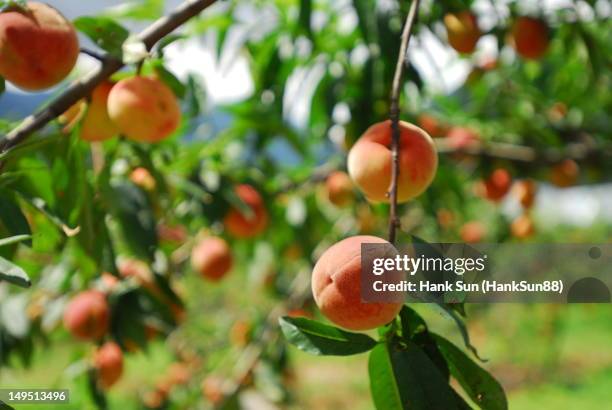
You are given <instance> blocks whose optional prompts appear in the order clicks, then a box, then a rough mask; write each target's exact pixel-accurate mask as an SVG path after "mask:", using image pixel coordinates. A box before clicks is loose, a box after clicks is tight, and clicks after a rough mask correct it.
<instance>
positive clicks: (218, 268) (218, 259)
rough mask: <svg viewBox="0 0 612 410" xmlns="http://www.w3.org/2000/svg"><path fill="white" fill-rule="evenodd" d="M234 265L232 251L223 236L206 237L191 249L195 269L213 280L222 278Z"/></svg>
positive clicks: (192, 264) (192, 263)
mask: <svg viewBox="0 0 612 410" xmlns="http://www.w3.org/2000/svg"><path fill="white" fill-rule="evenodd" d="M232 265H233V258H232V252H231V250H230V247H229V245H228V244H227V242H225V240H224V239H222V238H218V237H214V236H210V237H207V238H204V239H202V240H201V241H199V242H198V243H197V244H196V245H195V246H194V247H193V249H192V251H191V266H192V267H193V270H195V271H196V272H198V273H199V274H200V275H202V277H204V278H206V279H209V280H211V281H215V282H216V281H219V280H221V279H222V278H223V277H224V276H225V275H227V273H228V272H229V271H230V270H231V269H232Z"/></svg>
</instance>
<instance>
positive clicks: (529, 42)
mask: <svg viewBox="0 0 612 410" xmlns="http://www.w3.org/2000/svg"><path fill="white" fill-rule="evenodd" d="M548 36H549V33H548V26H547V25H546V23H545V22H544V21H542V20H540V19H537V18H533V17H519V18H518V19H516V21H515V22H514V24H512V28H511V29H510V43H511V44H512V46H513V47H514V49H515V50H516V52H517V53H518V54H519V55H520V56H521V57H523V58H528V59H534V60H535V59H538V58H540V57H542V56H543V55H544V54H545V53H546V50H548V43H549V38H548Z"/></svg>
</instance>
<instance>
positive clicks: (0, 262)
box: [0, 257, 32, 288]
mask: <svg viewBox="0 0 612 410" xmlns="http://www.w3.org/2000/svg"><path fill="white" fill-rule="evenodd" d="M3 280H4V281H6V282H10V283H12V284H14V285H17V286H21V287H22V288H29V287H30V286H31V285H32V282H31V281H30V278H29V277H28V275H27V273H25V271H24V270H23V269H21V268H20V267H19V266H17V265H15V264H14V263H13V262H11V261H8V260H6V259H4V258H2V257H0V281H3Z"/></svg>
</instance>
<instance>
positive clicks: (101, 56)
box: [81, 47, 106, 62]
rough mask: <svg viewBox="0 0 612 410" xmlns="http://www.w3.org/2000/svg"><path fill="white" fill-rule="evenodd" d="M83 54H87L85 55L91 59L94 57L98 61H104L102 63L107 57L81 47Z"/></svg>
mask: <svg viewBox="0 0 612 410" xmlns="http://www.w3.org/2000/svg"><path fill="white" fill-rule="evenodd" d="M81 53H82V54H85V55H88V56H90V57H93V58H95V59H96V60H98V61H102V62H104V60H105V59H106V55H105V54H103V53H99V52H97V51H95V50H90V49H88V48H85V47H81Z"/></svg>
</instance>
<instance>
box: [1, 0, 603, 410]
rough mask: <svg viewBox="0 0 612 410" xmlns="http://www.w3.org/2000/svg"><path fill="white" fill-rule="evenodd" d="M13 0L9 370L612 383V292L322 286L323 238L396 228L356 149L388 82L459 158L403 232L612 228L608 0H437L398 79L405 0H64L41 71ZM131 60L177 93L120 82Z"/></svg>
mask: <svg viewBox="0 0 612 410" xmlns="http://www.w3.org/2000/svg"><path fill="white" fill-rule="evenodd" d="M1 3H2V5H3V7H6V9H5V10H4V12H3V13H2V14H0V29H1V30H2V33H1V34H0V56H1V57H2V58H0V72H2V74H3V75H4V76H5V77H6V82H5V81H2V82H1V84H2V86H1V87H0V89H1V90H2V91H3V93H2V95H0V117H1V118H0V128H1V131H2V134H3V135H6V136H5V137H3V139H2V140H1V142H0V148H1V150H0V151H1V153H0V162H1V171H0V280H1V282H0V364H1V366H2V367H1V368H0V387H2V388H68V389H70V390H71V403H70V404H69V405H64V404H62V405H58V406H52V405H48V406H47V405H45V408H50V409H51V408H62V409H66V408H70V409H83V408H105V407H107V408H111V409H118V408H121V409H132V408H133V409H138V408H170V409H192V408H252V409H268V408H270V409H274V408H308V409H328V408H329V409H331V408H351V409H361V408H363V409H370V408H373V407H374V406H375V405H376V406H377V407H378V408H381V409H382V408H384V409H394V408H398V409H401V408H410V409H425V408H444V409H452V408H466V406H467V407H475V408H485V409H498V408H499V409H504V408H507V407H508V403H509V406H510V408H513V409H548V408H550V409H557V408H599V409H603V408H605V406H606V405H607V403H609V402H610V396H609V395H610V393H609V385H610V383H612V350H610V347H609V346H610V340H611V337H612V329H611V328H610V325H609V323H610V319H612V312H611V311H610V309H609V307H608V306H607V305H569V306H560V305H487V306H483V305H467V306H462V305H442V306H437V305H411V306H410V307H405V308H404V309H403V310H402V312H401V313H400V316H399V318H398V320H396V321H394V322H393V323H392V324H390V325H386V326H381V327H380V328H379V329H378V330H373V331H368V332H367V335H369V336H365V335H363V334H361V335H358V334H356V333H355V332H353V331H350V332H345V331H340V330H339V329H338V328H336V327H334V324H333V323H332V322H330V321H329V320H328V319H327V318H326V317H325V316H324V315H322V314H321V312H320V311H319V309H318V308H317V306H316V304H315V303H314V301H313V299H312V294H311V292H310V276H311V272H312V271H313V267H314V265H315V263H316V261H317V260H318V259H319V257H320V256H321V255H322V254H323V252H324V251H325V250H326V249H328V248H329V247H330V246H331V245H333V244H334V243H337V242H339V241H341V240H342V239H345V238H347V237H351V236H354V235H359V234H367V235H374V236H378V237H381V238H388V225H389V213H390V211H389V209H390V207H389V205H387V204H383V203H378V204H375V203H370V202H368V201H367V200H366V198H365V196H364V194H363V192H362V190H361V189H359V188H360V187H358V186H355V185H354V183H353V182H351V180H350V179H348V178H347V177H346V174H343V173H338V172H337V171H341V172H345V171H346V168H347V155H348V152H349V150H350V148H351V147H352V146H353V144H354V143H355V142H356V141H357V140H358V139H359V137H360V136H361V135H362V134H363V133H364V132H365V131H366V130H367V129H368V127H370V126H371V125H373V124H376V123H379V122H381V121H385V120H386V119H388V118H389V117H390V112H391V111H392V110H391V105H392V104H391V101H390V95H391V94H392V91H398V92H401V95H402V97H401V100H400V102H401V104H400V106H399V117H400V119H401V120H403V121H407V122H410V123H414V124H417V125H418V126H420V127H421V128H423V129H424V130H425V131H427V132H428V133H429V134H430V135H431V136H432V137H434V141H435V145H436V147H437V151H438V161H439V163H438V168H437V171H436V172H435V177H434V179H433V182H432V183H431V185H429V187H428V188H427V189H426V190H425V191H424V192H423V193H422V194H421V195H419V196H417V197H416V198H415V199H413V200H410V201H409V202H407V203H400V204H398V207H397V217H398V218H399V227H398V229H397V232H396V234H397V239H396V240H397V242H399V243H406V242H408V241H412V240H417V239H415V238H419V239H418V240H425V241H428V242H444V241H447V242H460V241H463V242H489V243H495V242H508V241H524V242H529V241H532V242H541V243H551V242H572V243H606V242H609V240H610V233H611V232H612V224H611V222H610V221H611V220H612V213H611V211H610V210H611V209H612V189H611V186H610V185H609V184H607V182H609V179H610V176H611V175H612V173H611V169H610V168H611V167H612V161H611V157H612V145H611V144H612V142H611V126H610V111H611V108H612V107H611V102H612V101H611V100H612V98H611V97H610V92H609V91H610V65H611V61H610V55H611V53H610V51H611V50H610V48H611V47H612V45H611V43H610V41H609V39H610V38H611V37H612V33H611V31H612V27H611V25H610V24H609V18H610V13H611V7H610V4H609V3H608V2H605V1H561V0H559V1H549V2H536V1H517V2H506V1H504V2H491V1H474V2H469V1H466V2H464V1H436V2H432V1H422V2H421V4H419V5H418V6H419V7H418V17H417V19H416V22H415V23H414V25H413V26H412V27H411V29H412V39H411V41H410V46H409V48H408V57H407V59H406V65H405V69H406V72H405V74H404V77H403V81H401V82H400V83H399V86H400V87H399V88H396V89H394V88H393V86H392V82H393V76H394V74H395V70H396V64H397V62H398V54H399V52H400V50H401V40H402V38H401V34H402V29H403V28H404V24H405V21H406V17H407V15H408V14H409V8H410V7H411V3H410V2H407V1H406V2H404V1H400V2H396V1H393V0H389V1H384V2H383V1H380V2H375V1H370V0H354V1H333V2H332V1H312V0H300V1H290V0H287V1H250V0H243V1H217V2H214V1H191V2H189V3H185V4H182V5H181V3H180V2H178V1H176V2H175V1H168V2H164V1H161V0H150V1H133V2H121V1H106V2H95V3H94V2H77V1H71V0H66V1H56V2H52V5H53V6H54V7H55V8H56V9H57V10H58V11H59V12H61V13H62V14H63V15H64V16H65V17H66V18H67V19H68V20H70V22H71V23H68V25H71V24H72V25H74V27H75V29H76V30H77V31H78V39H79V42H80V46H79V47H80V53H79V49H78V48H76V44H74V45H73V46H74V47H72V48H71V49H69V48H66V49H64V50H62V52H61V53H57V52H54V53H48V55H47V56H46V57H47V58H48V59H45V58H42V59H36V60H34V61H37V62H40V61H43V62H44V63H45V64H43V65H42V67H43V68H41V70H43V71H44V70H45V69H49V68H53V66H54V64H55V63H54V62H55V61H56V60H57V58H58V56H60V57H62V56H63V57H65V58H64V60H66V59H67V60H70V59H71V58H72V57H73V60H75V61H72V62H70V61H68V62H66V61H60V63H61V64H60V63H58V64H59V65H62V64H67V65H68V67H67V68H68V70H67V71H70V69H71V68H72V72H71V73H70V74H69V75H68V72H66V74H65V75H61V76H60V77H61V78H56V79H54V80H53V81H51V83H52V84H43V85H42V86H40V84H39V85H34V86H33V84H34V82H32V81H30V82H29V83H28V81H25V83H24V80H23V79H21V80H20V79H18V78H17V77H18V76H19V75H22V74H23V73H25V71H24V70H22V69H21V70H20V69H19V67H17V68H18V69H17V70H14V68H15V67H16V65H15V64H16V63H15V61H16V60H11V59H10V58H8V57H9V56H14V54H9V53H8V52H7V51H6V50H7V49H8V48H6V47H7V44H8V43H10V41H11V40H10V36H8V35H6V36H5V35H4V33H8V30H7V31H4V30H5V28H6V27H8V26H10V25H11V24H14V21H15V20H14V15H15V14H19V13H20V12H19V11H16V10H18V9H19V8H20V7H24V5H25V3H24V2H20V1H15V2H7V1H3V2H1ZM26 7H27V6H26ZM204 8H206V10H204V11H203V12H202V13H199V12H200V11H201V10H202V9H204ZM176 10H178V12H177V11H176ZM21 13H23V9H22V10H21ZM469 13H472V14H471V15H470V14H469ZM9 14H10V15H11V16H13V17H11V18H10V19H7V18H5V17H6V16H7V15H9ZM11 19H12V20H11ZM517 22H519V23H517ZM66 23H67V22H66ZM517 24H519V25H518V26H517ZM137 33H141V35H140V36H137ZM62 38H63V37H62ZM65 38H66V39H69V38H70V35H67V36H66V37H65ZM404 38H405V37H404ZM7 39H8V40H7ZM37 41H40V43H37V44H38V45H40V44H43V41H42V40H40V39H38V40H37ZM45 41H47V40H45ZM48 41H49V43H44V44H47V45H49V44H51V42H52V41H53V40H51V37H49V38H48ZM62 41H63V40H62ZM68 42H69V41H68V40H66V41H64V42H63V44H64V45H65V44H68ZM23 44H27V45H28V47H31V48H28V50H35V49H36V47H34V46H33V44H34V42H30V43H28V42H26V43H22V45H23ZM21 49H22V50H23V49H25V47H21ZM37 50H42V51H37V52H40V53H42V54H43V55H44V53H45V52H47V51H49V50H54V51H56V50H55V49H53V48H52V47H50V46H48V47H47V48H46V49H45V47H38V49H37ZM77 54H80V55H79V56H78V62H76V58H77ZM69 57H70V58H69ZM60 60H61V58H60ZM74 62H76V65H74V67H72V65H73V64H72V63H74ZM11 64H12V66H11ZM123 64H125V67H124V68H122V65H123ZM400 65H401V64H400ZM11 67H12V68H13V70H12V71H11ZM28 67H30V68H32V67H34V65H30V66H28ZM118 70H119V71H118ZM43 71H40V72H43ZM40 72H38V74H35V75H34V80H37V81H40V80H41V78H42V74H40ZM16 73H19V74H16ZM66 75H67V76H66ZM64 77H65V78H64ZM134 78H154V79H155V80H151V81H153V82H155V85H150V84H149V83H146V84H145V85H144V86H142V87H143V88H144V89H145V92H148V93H149V94H147V98H146V100H147V101H156V102H159V103H160V105H159V106H148V107H147V106H145V107H146V108H144V109H143V108H141V107H140V106H132V105H130V104H131V103H130V100H129V99H128V98H127V97H125V95H128V94H129V92H130V90H131V88H130V87H131V86H134V87H140V86H141V85H134V84H133V83H132V84H131V86H130V87H127V86H126V87H124V88H121V87H118V88H115V86H114V84H111V83H106V82H104V81H105V80H107V79H108V80H109V81H112V82H113V83H114V82H119V81H121V82H123V84H126V83H125V82H126V81H133V79H134ZM78 80H80V81H81V82H76V83H75V81H78ZM13 82H14V83H15V84H13ZM58 82H59V83H58ZM26 83H27V84H26ZM100 84H102V85H104V84H106V86H107V89H106V91H104V90H105V89H104V88H103V87H100V88H96V91H94V87H96V86H98V85H100ZM120 84H121V83H120ZM147 84H148V85H147ZM23 88H29V89H30V90H29V91H27V92H26V91H24V90H23ZM33 88H36V90H32V89H33ZM120 88H121V89H120ZM151 89H153V90H154V91H153V92H151ZM92 92H93V93H92ZM109 92H110V95H108V93H109ZM120 92H126V93H128V94H120ZM175 98H176V100H177V103H178V104H180V122H179V121H178V120H179V110H178V108H179V107H178V106H175V104H176V103H175V102H174V100H175ZM107 99H108V107H107V106H106V105H107V104H106V100H107ZM112 101H114V102H112ZM394 101H397V100H394ZM160 107H161V108H160ZM68 108H71V109H70V110H68ZM175 108H176V111H173V110H174V109H175ZM67 110H68V111H67ZM148 110H151V111H148ZM156 110H159V111H156ZM66 111H67V112H66ZM143 111H144V112H143ZM32 113H36V115H35V116H34V117H28V116H29V115H30V114H32ZM168 113H170V114H168ZM109 115H110V117H112V119H111V118H109V117H108V116H109ZM140 115H142V116H140ZM26 117H27V118H26ZM24 118H25V120H24ZM165 120H168V121H169V123H170V124H171V125H170V126H169V127H167V128H163V126H165V125H166V122H164V121H165ZM162 128H163V129H164V131H163V132H162V131H160V129H162ZM389 129H390V126H389ZM143 130H144V131H143ZM120 134H122V135H120ZM169 134H171V135H169ZM92 140H103V141H92ZM400 149H401V146H400ZM372 158H373V161H374V160H375V158H374V155H372ZM415 163H416V162H415ZM402 169H403V168H401V167H400V170H399V172H400V180H401V175H402ZM403 172H404V173H406V172H409V171H407V170H406V169H403ZM351 174H352V176H353V177H354V176H355V175H354V172H351ZM404 175H405V174H404ZM387 184H388V182H387V183H384V181H383V182H381V185H379V186H378V187H381V186H382V188H383V189H387V187H386V185H387ZM247 185H248V187H246V186H247ZM375 185H376V184H375ZM400 185H401V182H400ZM237 187H238V189H237ZM400 188H401V187H400ZM400 191H401V189H400ZM370 196H371V193H370ZM384 200H385V199H384V198H383V201H384ZM211 238H215V239H211ZM219 238H222V240H219ZM83 292H86V293H85V299H86V300H85V302H82V301H81V302H78V301H77V302H76V304H75V302H74V300H75V297H76V296H77V295H81V296H82V295H83ZM81 300H83V299H81ZM79 303H80V304H81V305H80V306H86V307H87V308H81V309H80V310H79V307H78V306H77V305H78V304H79ZM75 306H76V307H75ZM91 306H94V307H91ZM71 307H72V308H71ZM87 309H91V310H89V311H88V310H87ZM107 310H108V311H107ZM83 312H85V313H83ZM281 317H284V319H280V320H281V321H280V323H281V324H282V326H281V325H279V318H281ZM309 319H313V320H312V321H311V320H309ZM425 323H426V325H425ZM439 335H441V336H439ZM442 336H443V337H444V338H441V337H442ZM83 339H85V340H83ZM376 340H378V342H376ZM447 340H450V341H451V342H452V344H451V343H449V342H448V341H447ZM295 345H297V346H298V347H299V348H300V349H301V350H300V349H298V348H296V347H295ZM453 346H454V347H453ZM385 349H387V350H385ZM302 350H306V351H307V352H309V353H316V354H315V355H311V354H308V353H305V352H303V351H302ZM476 350H477V352H476ZM368 351H369V353H366V352H368ZM353 353H355V354H353ZM331 356H333V357H331ZM479 357H480V358H486V359H488V361H484V360H480V358H479ZM484 369H486V370H484ZM491 375H492V376H491ZM451 376H452V377H451ZM493 377H494V378H493ZM496 380H498V381H499V383H500V384H498V382H497V381H496ZM502 387H503V390H502ZM398 392H399V393H398ZM506 397H507V399H506ZM17 408H21V407H20V406H17Z"/></svg>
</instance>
